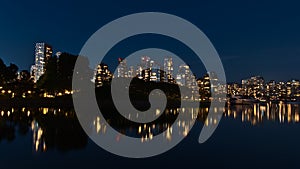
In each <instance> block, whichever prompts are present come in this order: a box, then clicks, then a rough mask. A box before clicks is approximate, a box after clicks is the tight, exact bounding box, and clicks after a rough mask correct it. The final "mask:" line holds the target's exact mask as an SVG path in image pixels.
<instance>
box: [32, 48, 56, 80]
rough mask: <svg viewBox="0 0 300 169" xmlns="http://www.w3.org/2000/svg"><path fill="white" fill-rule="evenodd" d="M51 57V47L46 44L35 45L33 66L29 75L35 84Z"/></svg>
mask: <svg viewBox="0 0 300 169" xmlns="http://www.w3.org/2000/svg"><path fill="white" fill-rule="evenodd" d="M51 56H52V47H51V46H50V45H48V44H46V43H36V44H35V64H34V65H32V67H31V75H32V76H33V79H34V82H35V83H36V82H37V81H38V80H39V78H40V77H41V76H42V75H43V74H44V73H45V71H46V64H47V62H48V60H49V59H50V57H51Z"/></svg>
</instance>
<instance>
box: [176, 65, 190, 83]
mask: <svg viewBox="0 0 300 169" xmlns="http://www.w3.org/2000/svg"><path fill="white" fill-rule="evenodd" d="M191 75H192V74H191V71H190V67H189V66H188V65H180V66H179V70H178V73H177V76H176V82H177V84H178V85H180V86H186V87H191V84H192V81H191Z"/></svg>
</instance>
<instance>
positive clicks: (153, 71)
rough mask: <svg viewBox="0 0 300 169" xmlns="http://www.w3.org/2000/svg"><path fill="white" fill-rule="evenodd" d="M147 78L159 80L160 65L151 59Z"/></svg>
mask: <svg viewBox="0 0 300 169" xmlns="http://www.w3.org/2000/svg"><path fill="white" fill-rule="evenodd" d="M149 73H150V76H149V78H150V79H149V80H150V81H154V82H159V81H160V80H161V70H160V66H159V65H158V64H157V63H155V62H154V61H153V60H151V61H150V68H149Z"/></svg>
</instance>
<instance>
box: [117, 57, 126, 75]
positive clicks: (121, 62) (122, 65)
mask: <svg viewBox="0 0 300 169" xmlns="http://www.w3.org/2000/svg"><path fill="white" fill-rule="evenodd" d="M118 63H119V66H118V68H117V70H118V74H117V77H128V72H127V63H126V59H123V58H118Z"/></svg>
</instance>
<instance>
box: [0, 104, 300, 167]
mask: <svg viewBox="0 0 300 169" xmlns="http://www.w3.org/2000/svg"><path fill="white" fill-rule="evenodd" d="M299 106H300V105H298V104H283V103H280V104H271V105H270V104H266V105H258V104H254V105H247V106H246V105H244V106H242V105H239V106H238V105H237V106H231V107H229V108H228V109H226V110H225V113H224V116H223V118H222V120H221V122H220V124H219V126H218V128H217V130H216V132H215V133H214V134H213V136H212V137H211V138H210V139H209V140H208V141H207V142H205V143H204V144H199V143H198V137H199V133H200V130H201V128H202V126H203V124H204V125H205V120H204V117H205V114H206V113H207V111H208V108H200V109H198V110H197V111H198V114H199V115H198V118H197V121H196V123H195V125H194V127H193V128H192V130H191V131H190V133H189V135H188V136H187V137H186V138H185V139H184V140H183V141H182V142H181V143H179V144H178V145H177V146H176V147H175V148H173V149H171V150H170V151H168V152H166V153H164V154H161V155H159V156H155V157H151V158H146V159H129V158H123V157H119V156H116V155H113V154H110V153H108V152H106V151H105V150H103V149H101V148H100V147H98V146H97V145H96V144H95V143H93V142H92V141H91V140H90V139H89V138H88V137H87V136H86V135H85V133H84V132H83V131H82V129H81V127H80V125H79V124H78V122H77V120H76V115H75V113H74V112H73V111H72V110H63V109H58V108H2V109H1V110H0V111H1V112H0V115H1V116H0V168H57V169H58V168H70V167H72V168H129V167H131V168H189V167H197V168H283V167H284V168H299V166H300V125H299V123H298V122H299V113H300V112H299ZM210 122H212V123H213V122H214V120H213V119H212V120H211V121H210ZM91 124H92V125H93V126H94V129H95V132H97V133H99V134H104V135H105V131H106V128H107V126H103V125H102V123H101V119H97V117H96V118H95V120H94V121H93V122H91ZM175 125H180V126H182V127H184V125H188V123H181V124H175ZM119 127H121V128H122V127H123V129H124V131H126V132H128V133H130V132H133V131H135V132H136V130H134V129H133V128H131V127H130V126H127V127H126V125H123V124H120V126H119ZM166 130H167V131H168V130H169V128H168V127H167V129H166ZM116 139H119V138H118V136H116ZM145 139H146V137H144V136H143V137H142V138H141V141H143V140H145ZM147 139H149V138H147ZM166 139H172V134H171V133H170V134H169V135H168V134H167V135H166Z"/></svg>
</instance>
